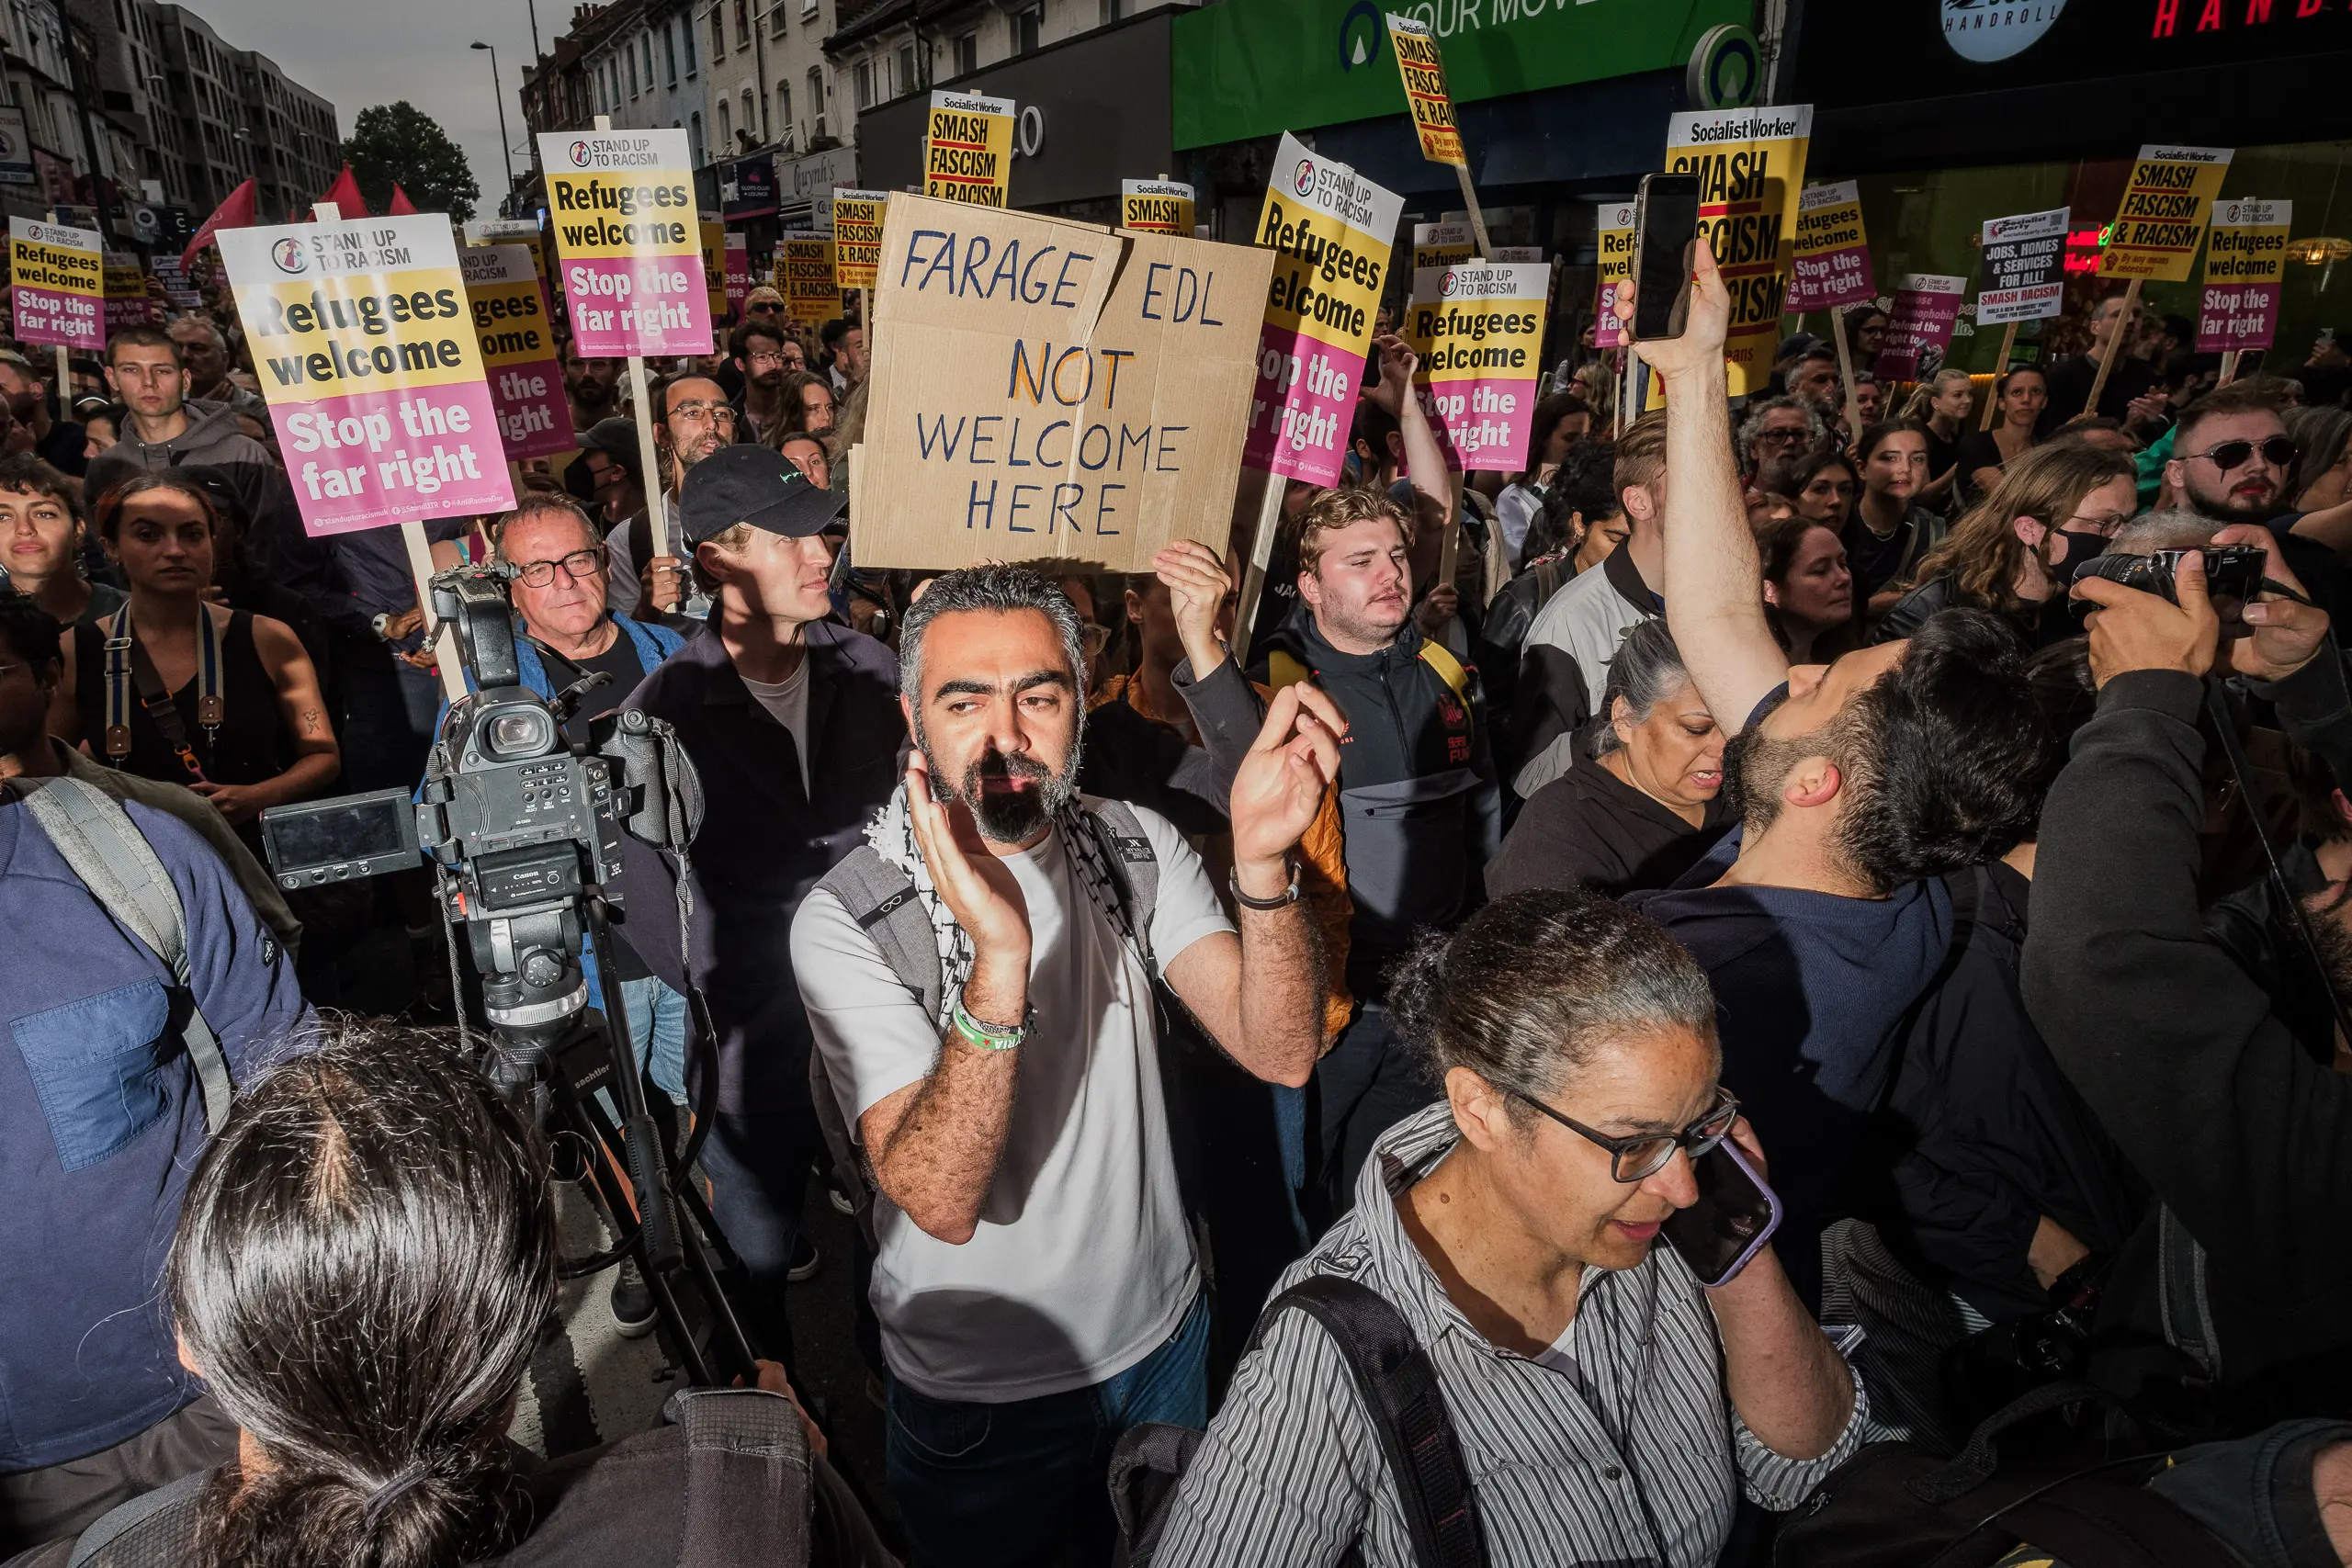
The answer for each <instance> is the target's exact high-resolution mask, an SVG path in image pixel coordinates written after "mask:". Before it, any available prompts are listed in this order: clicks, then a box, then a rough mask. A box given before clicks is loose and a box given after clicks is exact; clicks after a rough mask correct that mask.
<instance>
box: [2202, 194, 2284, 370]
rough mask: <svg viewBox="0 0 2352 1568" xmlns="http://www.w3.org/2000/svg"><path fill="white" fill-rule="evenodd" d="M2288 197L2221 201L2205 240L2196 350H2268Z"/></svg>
mask: <svg viewBox="0 0 2352 1568" xmlns="http://www.w3.org/2000/svg"><path fill="white" fill-rule="evenodd" d="M2294 216H2295V204H2294V203H2293V202H2291V201H2224V202H2220V203H2217V204H2216V205H2215V206H2214V208H2213V227H2212V231H2211V232H2210V233H2209V234H2208V235H2207V236H2206V240H2205V289H2204V293H2203V294H2202V295H2201V296H2200V297H2199V300H2198V306H2197V352H2198V353H2199V354H2227V353H2229V352H2230V351H2232V350H2233V349H2246V348H2268V347H2269V346H2270V342H2271V339H2272V338H2273V337H2275V336H2276V335H2277V334H2278V294H2279V290H2280V289H2281V288H2283V287H2284V284H2285V279H2286V276H2287V230H2288V228H2289V225H2290V221H2291V220H2292V219H2293V218H2294Z"/></svg>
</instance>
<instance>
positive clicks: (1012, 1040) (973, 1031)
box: [954, 1002, 1029, 1051]
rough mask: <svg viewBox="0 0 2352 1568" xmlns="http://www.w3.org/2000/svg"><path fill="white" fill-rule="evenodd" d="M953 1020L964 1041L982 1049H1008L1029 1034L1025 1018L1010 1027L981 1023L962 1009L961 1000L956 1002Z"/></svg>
mask: <svg viewBox="0 0 2352 1568" xmlns="http://www.w3.org/2000/svg"><path fill="white" fill-rule="evenodd" d="M954 1021H955V1024H956V1033H958V1034H961V1035H962V1036H963V1037H964V1041H965V1043H967V1044H969V1045H973V1046H977V1047H978V1048H979V1049H980V1050H983V1051H1010V1050H1012V1048H1013V1047H1014V1046H1016V1045H1018V1044H1020V1043H1021V1042H1022V1041H1023V1040H1024V1039H1026V1038H1028V1034H1029V1023H1028V1021H1027V1020H1026V1019H1023V1021H1021V1022H1019V1023H1016V1024H1014V1025H1013V1026H1012V1027H1011V1028H1010V1029H1008V1028H1005V1027H1004V1026H1003V1025H1001V1024H995V1023H982V1022H981V1021H979V1020H978V1019H977V1018H974V1017H973V1016H972V1015H971V1014H970V1013H968V1012H966V1011H965V1010H964V1004H963V1003H962V1002H957V1003H956V1012H955V1015H954Z"/></svg>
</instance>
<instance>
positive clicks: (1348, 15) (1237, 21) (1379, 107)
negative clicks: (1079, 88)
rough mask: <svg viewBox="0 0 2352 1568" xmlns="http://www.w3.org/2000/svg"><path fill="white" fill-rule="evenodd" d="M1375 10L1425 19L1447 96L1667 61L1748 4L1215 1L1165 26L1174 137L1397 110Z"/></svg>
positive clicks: (1193, 140) (1739, 15)
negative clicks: (1169, 34) (1170, 42)
mask: <svg viewBox="0 0 2352 1568" xmlns="http://www.w3.org/2000/svg"><path fill="white" fill-rule="evenodd" d="M1384 8H1389V9H1394V10H1395V11H1396V12H1397V14H1398V15H1399V16H1408V17H1415V18H1417V19H1419V20H1420V21H1422V22H1424V23H1426V24H1428V26H1429V27H1430V30H1431V31H1433V32H1435V33H1436V34H1437V37H1438V42H1439V46H1440V48H1442V50H1443V51H1444V53H1445V79H1446V84H1447V85H1449V86H1450V87H1452V88H1453V97H1454V101H1455V102H1457V103H1471V102H1475V101H1476V100H1477V99H1480V98H1499V97H1504V96H1508V95H1510V94H1512V93H1532V92H1534V91H1536V90H1537V89H1539V88H1543V87H1563V86H1566V85H1570V84H1572V83H1577V82H1596V81H1599V80H1600V79H1601V78H1603V77H1607V76H1623V75H1628V74H1631V73H1634V72H1637V71H1662V70H1668V69H1676V68H1679V67H1682V66H1685V65H1687V64H1688V63H1689V62H1690V59H1691V50H1692V49H1694V48H1695V47H1696V46H1697V45H1698V42H1699V40H1700V39H1701V38H1702V37H1703V36H1704V35H1705V33H1706V32H1707V30H1708V29H1709V28H1713V27H1715V26H1716V25H1718V24H1719V23H1724V22H1746V21H1747V20H1748V19H1749V12H1750V6H1749V3H1748V0H1691V3H1690V4H1689V5H1687V6H1677V5H1668V4H1667V3H1666V0H1225V4H1223V5H1221V6H1203V7H1202V8H1201V9H1200V10H1197V11H1187V12H1184V13H1183V14H1182V15H1180V16H1178V17H1176V18H1175V23H1174V34H1175V42H1174V51H1175V60H1174V64H1173V72H1174V77H1175V99H1176V103H1175V111H1176V112H1175V118H1176V145H1177V146H1179V147H1206V146H1213V145H1215V144H1216V143H1217V142H1221V141H1241V140H1243V139H1245V138H1247V137H1252V136H1271V135H1272V134H1273V133H1275V132H1276V131H1281V130H1310V129H1312V128H1314V127H1316V126H1320V125H1344V124H1346V123H1347V122H1348V121H1350V120H1357V119H1374V118H1379V117H1380V116H1383V115H1392V114H1402V113H1404V112H1405V89H1404V85H1403V83H1402V81H1401V80H1400V79H1399V78H1398V76H1397V61H1396V59H1395V57H1394V56H1393V55H1392V54H1391V53H1390V52H1389V49H1388V29H1387V28H1386V26H1385V24H1384V23H1383V21H1382V12H1383V10H1384Z"/></svg>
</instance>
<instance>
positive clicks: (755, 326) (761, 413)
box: [727, 316, 799, 442]
mask: <svg viewBox="0 0 2352 1568" xmlns="http://www.w3.org/2000/svg"><path fill="white" fill-rule="evenodd" d="M798 349H799V344H792V345H791V351H790V352H789V353H787V350H786V343H785V336H784V330H783V329H782V328H781V327H779V326H777V325H776V324H775V317H773V316H767V317H754V318H753V319H752V320H751V321H745V322H744V323H743V324H742V325H741V326H740V327H737V328H736V329H735V332H734V335H732V336H731V337H729V339H728V340H727V352H728V354H729V356H730V357H732V358H733V360H734V361H735V371H736V374H738V375H740V376H741V377H742V378H743V392H742V395H741V397H739V398H738V399H736V400H735V413H736V428H737V429H738V430H740V431H741V432H743V434H745V435H747V436H748V437H749V438H750V439H752V440H753V441H758V442H765V441H766V440H767V439H768V438H769V436H770V435H772V434H774V433H775V428H776V426H777V425H779V424H782V423H784V411H785V401H784V378H786V376H788V375H790V374H791V373H792V371H793V369H794V368H795V367H794V364H793V361H794V360H796V359H797V358H798Z"/></svg>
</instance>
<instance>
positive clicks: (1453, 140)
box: [1388, 11, 1470, 168]
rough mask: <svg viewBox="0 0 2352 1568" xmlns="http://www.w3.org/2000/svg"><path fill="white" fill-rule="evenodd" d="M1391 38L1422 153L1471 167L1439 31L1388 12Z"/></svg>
mask: <svg viewBox="0 0 2352 1568" xmlns="http://www.w3.org/2000/svg"><path fill="white" fill-rule="evenodd" d="M1388 41H1389V43H1390V44H1391V45H1392V46H1393V47H1394V48H1395V49H1396V51H1397V74H1398V75H1400V76H1402V77H1404V79H1405V107H1407V108H1408V110H1410V111H1411V113H1412V116H1413V130H1414V132H1415V134H1417V135H1418V136H1419V138H1420V139H1421V156H1422V157H1424V158H1426V159H1428V160H1429V161H1430V163H1432V164H1453V165H1454V166H1455V167H1457V168H1467V167H1469V164H1470V161H1469V159H1467V158H1465V157H1464V156H1463V152H1462V128H1461V127H1460V126H1459V125H1457V124H1455V123H1454V119H1453V95H1452V94H1450V93H1448V92H1447V91H1446V90H1445V62H1444V61H1442V59H1440V58H1439V57H1438V50H1437V35H1436V34H1435V33H1434V32H1431V31H1430V25H1429V24H1428V23H1427V22H1423V21H1419V20H1416V19H1415V18H1413V17H1400V16H1398V15H1397V13H1396V12H1394V11H1391V12H1389V13H1388Z"/></svg>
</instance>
